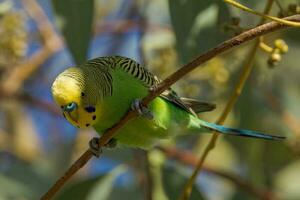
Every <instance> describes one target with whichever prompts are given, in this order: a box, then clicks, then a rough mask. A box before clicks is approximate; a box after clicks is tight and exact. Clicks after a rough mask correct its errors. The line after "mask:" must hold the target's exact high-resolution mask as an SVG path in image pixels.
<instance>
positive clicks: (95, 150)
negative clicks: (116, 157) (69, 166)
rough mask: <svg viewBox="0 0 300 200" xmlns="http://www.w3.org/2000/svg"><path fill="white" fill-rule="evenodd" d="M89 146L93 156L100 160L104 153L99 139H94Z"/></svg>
mask: <svg viewBox="0 0 300 200" xmlns="http://www.w3.org/2000/svg"><path fill="white" fill-rule="evenodd" d="M89 146H90V150H91V152H92V153H93V155H94V156H96V157H97V158H99V156H100V154H101V153H102V148H101V147H100V145H99V138H97V137H94V138H92V139H91V140H90V142H89Z"/></svg>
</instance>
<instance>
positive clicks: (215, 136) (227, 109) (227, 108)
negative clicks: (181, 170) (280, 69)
mask: <svg viewBox="0 0 300 200" xmlns="http://www.w3.org/2000/svg"><path fill="white" fill-rule="evenodd" d="M273 2H274V1H273V0H268V2H267V4H266V7H265V9H264V14H268V13H269V12H270V10H271V7H272V4H273ZM264 22H265V18H262V19H261V21H260V22H259V25H260V24H263V23H264ZM260 41H261V40H260V38H258V39H256V41H255V44H254V46H253V47H252V49H251V50H250V53H249V56H248V60H247V62H246V64H245V66H244V68H243V70H242V73H241V76H240V79H239V82H238V83H237V85H236V87H235V89H234V90H233V93H232V95H231V96H230V98H229V100H228V102H227V104H226V106H225V108H224V110H223V112H222V114H221V116H220V117H219V119H218V120H217V122H216V123H217V124H220V125H222V124H224V122H225V120H226V118H227V116H228V114H229V113H230V111H231V110H232V108H233V106H234V105H235V103H236V101H237V99H238V98H239V96H240V95H241V93H242V90H243V88H244V85H245V83H246V81H247V79H248V77H249V75H250V73H251V71H252V68H253V63H254V58H255V55H256V51H257V49H258V48H259V43H260ZM218 136H219V134H218V133H216V132H215V133H214V134H213V135H212V137H211V139H210V141H209V143H208V144H207V146H206V148H205V149H204V151H203V154H202V155H201V157H200V159H199V162H198V164H197V166H196V168H195V169H194V171H193V173H192V175H191V176H190V178H189V179H188V181H187V183H186V184H185V186H184V189H183V192H182V193H181V195H180V197H179V200H187V199H188V198H189V197H190V195H191V192H192V188H193V184H194V182H195V180H196V177H197V176H198V174H199V173H200V171H201V169H202V166H203V163H204V161H205V159H206V158H207V156H208V154H209V152H210V151H211V150H212V149H214V147H215V145H216V142H217V139H218Z"/></svg>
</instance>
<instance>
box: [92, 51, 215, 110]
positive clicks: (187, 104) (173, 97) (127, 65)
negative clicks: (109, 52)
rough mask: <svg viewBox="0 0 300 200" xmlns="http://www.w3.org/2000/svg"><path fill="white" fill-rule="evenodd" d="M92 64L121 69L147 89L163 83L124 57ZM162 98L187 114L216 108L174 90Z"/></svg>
mask: <svg viewBox="0 0 300 200" xmlns="http://www.w3.org/2000/svg"><path fill="white" fill-rule="evenodd" d="M89 62H90V64H94V65H97V66H98V67H99V65H100V66H101V65H102V66H110V68H111V69H116V68H118V69H121V70H123V71H124V72H126V73H128V74H130V75H131V76H133V77H134V78H136V79H138V80H139V81H141V83H142V84H143V85H144V86H145V87H146V88H148V89H149V88H151V87H153V86H155V85H157V84H159V83H160V82H161V80H160V79H159V78H157V76H155V75H154V74H152V73H151V72H149V71H148V70H147V69H146V68H144V67H143V66H141V65H140V64H139V63H138V62H136V61H134V60H132V59H130V58H126V57H122V56H108V57H100V58H96V59H94V60H91V61H89ZM160 97H162V98H164V99H165V100H167V101H169V102H171V103H173V104H175V105H177V106H179V107H180V108H182V109H184V110H186V111H187V112H189V113H191V114H193V115H196V113H199V112H205V111H210V110H213V109H214V108H215V106H214V105H213V104H209V103H204V102H199V101H197V100H194V99H188V98H180V97H179V96H178V95H177V94H176V92H175V91H174V90H172V89H171V88H169V89H168V90H166V91H164V92H163V93H162V94H161V95H160Z"/></svg>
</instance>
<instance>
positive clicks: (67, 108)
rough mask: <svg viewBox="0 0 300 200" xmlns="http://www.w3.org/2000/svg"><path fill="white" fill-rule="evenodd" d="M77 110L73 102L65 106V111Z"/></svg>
mask: <svg viewBox="0 0 300 200" xmlns="http://www.w3.org/2000/svg"><path fill="white" fill-rule="evenodd" d="M76 108H77V104H76V103H75V102H72V103H69V104H67V105H66V106H65V111H67V112H72V111H73V110H75V109H76Z"/></svg>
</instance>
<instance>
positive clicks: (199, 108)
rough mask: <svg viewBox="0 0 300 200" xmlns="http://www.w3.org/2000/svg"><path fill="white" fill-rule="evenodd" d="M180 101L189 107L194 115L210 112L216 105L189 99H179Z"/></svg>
mask: <svg viewBox="0 0 300 200" xmlns="http://www.w3.org/2000/svg"><path fill="white" fill-rule="evenodd" d="M180 100H181V101H183V102H184V104H185V105H186V106H188V107H191V108H192V109H193V110H194V111H195V112H196V113H200V112H207V111H212V110H214V109H215V108H216V104H214V103H208V102H203V101H198V100H197V99H190V98H185V97H180Z"/></svg>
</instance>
